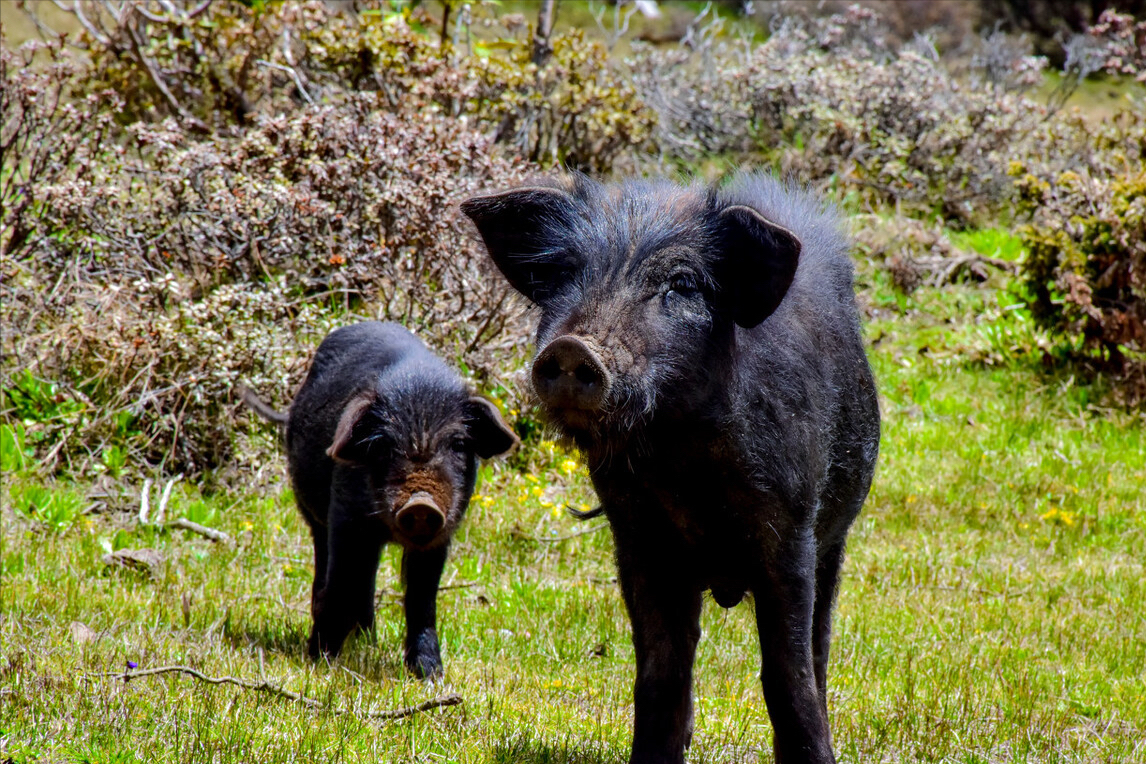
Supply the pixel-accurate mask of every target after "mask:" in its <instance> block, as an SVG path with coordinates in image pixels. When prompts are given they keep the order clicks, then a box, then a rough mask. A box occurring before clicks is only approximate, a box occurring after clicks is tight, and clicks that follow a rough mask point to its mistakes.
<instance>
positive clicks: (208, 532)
mask: <svg viewBox="0 0 1146 764" xmlns="http://www.w3.org/2000/svg"><path fill="white" fill-rule="evenodd" d="M167 527H169V528H182V529H183V530H185V531H191V532H192V533H198V534H199V535H200V536H202V537H203V538H207V539H210V540H211V541H216V542H222V543H228V542H230V540H231V537H230V536H228V535H227V534H226V533H223V531H217V530H215V529H214V528H208V527H207V526H206V525H200V524H199V523H193V522H191V521H190V520H188V519H187V518H185V517H180V518H179V519H178V520H172V521H171V522H169V523H168V524H167Z"/></svg>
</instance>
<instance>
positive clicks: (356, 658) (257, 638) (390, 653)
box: [223, 619, 407, 681]
mask: <svg viewBox="0 0 1146 764" xmlns="http://www.w3.org/2000/svg"><path fill="white" fill-rule="evenodd" d="M223 638H224V639H225V640H227V642H229V643H230V644H231V645H232V646H233V647H235V648H237V649H243V650H249V649H251V648H252V647H254V648H261V649H262V650H264V651H266V652H268V653H278V654H279V655H282V656H284V657H287V658H290V659H291V660H294V661H297V662H299V663H310V656H309V655H308V654H307V641H308V640H309V638H310V624H309V623H298V622H295V621H287V620H274V619H267V620H261V619H260V620H257V621H237V622H231V623H228V624H227V626H226V628H225V629H224V631H223ZM388 641H389V640H386V642H388ZM334 665H335V666H341V667H344V668H347V669H349V670H350V671H353V672H355V673H356V674H360V675H362V676H364V677H366V678H367V679H370V680H374V681H378V680H393V679H403V678H405V677H406V676H407V672H406V667H405V666H404V665H403V663H402V657H401V645H400V644H395V645H389V644H386V643H384V641H383V640H380V639H378V638H377V637H376V636H374V635H370V634H361V633H359V634H351V635H350V637H348V638H347V640H346V643H345V644H344V645H343V648H342V652H341V653H340V654H339V656H338V658H337V659H336V660H335V661H334Z"/></svg>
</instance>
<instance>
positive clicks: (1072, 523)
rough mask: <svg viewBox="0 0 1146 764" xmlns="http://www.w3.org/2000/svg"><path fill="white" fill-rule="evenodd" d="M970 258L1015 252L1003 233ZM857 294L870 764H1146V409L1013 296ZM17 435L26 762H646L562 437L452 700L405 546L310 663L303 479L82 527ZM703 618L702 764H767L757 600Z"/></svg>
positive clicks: (872, 279) (1, 652)
mask: <svg viewBox="0 0 1146 764" xmlns="http://www.w3.org/2000/svg"><path fill="white" fill-rule="evenodd" d="M966 246H968V247H974V248H976V249H979V248H980V247H982V248H984V249H988V250H991V253H992V254H993V253H994V251H995V250H996V249H998V248H1002V249H1003V250H1004V254H1001V255H1000V256H1003V257H1008V258H1009V257H1010V256H1011V254H1010V253H1007V252H1005V247H1006V246H1007V239H1006V237H1005V236H999V235H995V234H990V233H986V234H981V235H979V236H978V238H975V239H974V241H969V243H968V244H967V245H966ZM860 281H861V288H862V294H863V299H864V302H865V303H866V304H867V305H868V310H869V313H870V320H869V321H868V322H867V326H866V329H865V331H866V335H867V337H868V340H869V342H870V343H871V357H872V361H873V363H874V365H875V368H876V371H877V375H878V378H879V380H880V384H881V388H882V393H883V410H884V417H885V425H884V437H883V450H882V454H881V461H880V468H879V473H878V475H877V479H876V483H875V487H874V489H873V492H872V495H871V498H870V499H869V502H868V505H867V508H866V511H865V513H864V514H863V515H862V517H861V519H860V521H859V522H858V524H857V526H856V528H855V530H854V532H853V534H852V537H851V542H850V556H849V559H848V561H847V563H846V566H845V575H844V579H843V583H842V591H841V594H840V602H839V609H838V616H837V630H836V636H835V640H834V644H833V649H834V653H833V658H832V663H831V669H830V671H831V679H830V706H831V715H832V727H833V731H834V735H835V745H836V748H837V751H838V754H839V755H840V757H841V760H842V761H851V762H859V761H863V762H868V761H871V762H885V761H886V762H917V761H918V762H960V763H965V764H972V763H977V762H1031V763H1034V762H1040V763H1041V762H1134V761H1146V744H1144V743H1143V742H1142V740H1143V739H1144V736H1143V730H1146V690H1144V688H1146V674H1144V666H1146V620H1144V618H1146V616H1144V613H1146V596H1144V595H1146V572H1144V570H1143V561H1144V560H1146V511H1144V510H1146V507H1144V506H1143V504H1144V500H1143V490H1142V486H1143V485H1144V484H1146V436H1144V427H1143V420H1142V418H1141V416H1140V415H1139V416H1135V415H1133V414H1130V413H1125V412H1120V411H1116V410H1110V409H1106V408H1102V407H1101V406H1100V405H1099V402H1100V401H1101V400H1102V397H1101V392H1102V391H1101V389H1096V388H1094V387H1092V386H1086V385H1082V384H1080V383H1079V381H1078V380H1076V379H1074V378H1072V377H1071V376H1070V375H1069V373H1065V372H1055V371H1047V370H1046V369H1044V368H1043V363H1042V358H1043V356H1044V351H1045V348H1046V346H1047V345H1048V342H1049V341H1048V340H1047V339H1046V338H1045V337H1042V336H1040V334H1039V332H1038V331H1037V330H1036V329H1035V328H1034V327H1033V325H1032V324H1031V322H1030V321H1029V319H1028V318H1027V317H1026V316H1025V314H1024V312H1023V311H1022V310H1021V309H1016V308H1015V306H1014V305H1013V304H1012V303H1013V299H1012V298H1009V297H1008V296H1007V295H1006V294H1005V293H1001V292H998V291H996V290H995V289H994V288H992V287H990V286H988V287H985V288H982V287H972V286H968V287H951V288H948V289H946V290H944V291H942V292H940V291H935V290H930V289H922V290H919V291H918V292H916V293H915V294H913V295H912V296H910V297H906V298H904V297H902V296H897V295H895V294H893V293H892V292H890V290H889V288H888V287H887V284H886V279H885V277H884V275H883V274H882V272H881V271H878V270H874V269H861V279H860ZM4 437H5V439H6V440H5V442H6V443H7V446H6V448H5V452H6V453H7V454H8V456H7V457H6V466H5V475H4V486H3V551H2V562H3V581H2V589H0V597H2V602H0V752H2V753H0V755H2V756H3V757H5V758H7V759H10V760H12V761H15V762H152V761H182V762H202V761H218V762H289V761H298V760H305V761H320V762H326V761H330V762H335V761H386V762H406V761H409V762H415V761H416V762H439V761H456V762H537V763H540V762H620V761H625V760H626V758H627V750H628V744H629V740H630V735H631V714H632V691H631V686H632V680H633V672H634V668H633V653H632V647H631V645H630V642H629V627H628V622H627V619H626V617H625V613H624V608H623V605H622V603H621V599H620V596H619V594H618V591H617V587H616V584H615V581H614V575H615V573H614V569H613V563H612V548H611V540H610V537H609V535H608V532H607V531H604V530H601V531H597V532H591V533H587V534H584V535H579V536H576V537H573V538H568V539H565V540H556V537H560V536H565V535H568V534H570V533H573V532H575V531H578V530H583V529H585V528H586V527H588V526H585V525H583V524H578V523H576V522H575V521H573V520H571V519H569V518H568V517H566V516H564V515H563V514H562V512H561V511H560V510H559V508H558V507H559V506H561V505H562V504H564V503H571V504H574V505H579V504H591V503H592V502H593V497H592V494H591V491H590V490H589V489H588V487H587V483H586V480H585V477H584V475H583V472H582V471H581V470H580V469H579V468H577V467H576V465H575V464H574V463H572V462H570V461H569V459H568V456H567V455H565V454H562V453H561V452H560V451H559V450H557V449H555V448H554V447H553V446H552V445H551V444H543V445H542V446H540V447H539V446H537V445H536V444H535V445H534V446H533V447H532V450H531V451H530V452H529V453H527V454H525V455H524V458H520V459H519V460H518V462H517V463H515V465H513V466H510V465H504V464H495V465H492V466H490V467H487V468H486V469H484V470H483V476H482V484H481V485H480V487H479V489H478V495H477V497H476V498H475V501H474V502H473V504H472V507H471V512H470V516H469V518H468V521H467V523H466V525H465V527H464V529H463V530H462V532H461V533H460V534H459V536H458V537H457V543H456V545H455V549H454V553H453V556H452V558H451V561H450V563H449V566H448V568H447V572H446V575H445V583H446V584H447V585H450V586H451V588H447V589H446V590H445V591H443V592H442V594H441V596H440V603H439V621H440V634H441V638H442V644H443V652H444V658H445V662H446V676H445V678H444V679H442V680H440V681H437V682H434V683H428V684H426V683H421V682H418V681H417V680H414V679H412V678H410V677H409V676H407V675H406V673H405V671H404V669H403V667H402V661H401V652H400V644H401V636H402V622H401V607H400V595H399V593H398V592H397V591H396V589H397V579H398V568H399V558H398V555H397V553H396V550H394V549H390V550H388V551H387V552H386V553H385V554H384V558H383V561H382V565H381V571H380V573H379V587H380V589H381V590H382V592H381V595H380V597H379V606H378V633H377V638H376V640H375V641H374V642H373V643H371V642H370V641H369V640H367V639H358V640H356V641H354V642H352V643H351V644H350V645H349V646H348V649H347V651H346V652H345V653H344V655H343V657H342V658H341V659H340V660H338V661H337V662H335V663H334V664H332V665H326V664H320V665H317V666H316V665H313V664H311V663H310V662H309V661H308V660H307V659H306V657H305V642H306V635H307V631H308V628H309V617H308V614H307V605H308V597H309V584H310V565H311V562H310V549H309V542H308V540H307V535H306V530H305V527H304V525H303V523H302V522H301V521H300V519H299V518H298V517H297V515H296V512H295V510H294V507H293V503H292V498H291V496H290V495H289V493H285V492H283V491H282V489H281V486H280V485H278V484H271V485H265V486H261V487H260V486H254V487H249V488H247V489H246V490H243V488H242V487H241V486H236V488H235V492H234V493H232V494H229V495H213V496H202V495H199V494H198V493H197V491H196V490H195V489H194V488H193V487H188V486H185V485H183V484H179V485H178V486H177V487H176V488H175V491H174V494H173V498H172V500H171V504H170V506H169V508H168V514H169V515H170V516H181V515H182V516H186V517H188V518H189V519H194V520H197V521H198V522H203V523H207V524H210V525H212V526H214V527H217V528H219V529H221V530H224V531H226V532H227V533H229V534H230V535H231V536H232V537H233V538H234V539H235V543H233V544H231V545H229V546H225V545H217V544H212V543H211V542H209V541H206V540H204V539H202V538H200V537H198V536H195V535H191V534H189V533H187V532H185V531H180V530H171V529H159V528H155V527H154V526H140V525H139V524H138V523H137V522H135V520H134V513H135V511H136V510H137V502H138V491H139V489H138V486H135V487H131V486H127V487H124V488H123V490H122V491H121V492H117V491H116V490H111V491H109V490H108V485H109V484H108V483H107V482H106V481H105V483H103V484H101V486H100V491H102V492H103V493H105V494H107V493H110V494H111V495H110V496H105V497H104V500H105V501H106V502H107V504H108V509H106V510H104V511H99V512H96V513H87V514H84V509H85V507H86V506H87V505H88V503H89V498H88V497H87V496H86V495H85V494H86V493H87V492H88V491H89V490H92V489H93V488H94V487H93V486H89V485H56V484H52V483H46V482H44V481H41V480H39V479H37V477H36V473H35V471H34V465H31V464H29V463H28V461H27V459H26V457H25V455H24V451H23V450H22V449H21V448H20V447H19V446H20V444H19V442H18V440H17V439H16V437H15V436H14V435H13V434H12V433H8V434H6V435H5V436H4ZM521 463H527V464H529V465H530V467H529V469H524V470H523V469H518V466H517V465H519V464H521ZM268 472H273V471H271V470H268ZM113 484H114V482H113ZM52 507H55V508H56V511H54V512H53V511H50V510H51V509H52ZM543 538H547V539H551V540H550V541H541V540H539V539H543ZM121 548H134V549H138V548H149V549H154V550H157V551H158V552H160V553H161V554H162V555H163V561H162V563H161V564H160V565H159V566H158V568H157V569H155V570H154V572H153V573H151V574H149V573H147V572H145V571H138V570H132V569H128V568H122V567H109V566H107V565H105V564H104V563H103V562H102V561H101V558H102V557H103V555H105V554H107V553H108V552H110V551H113V550H115V549H121ZM184 603H186V608H185V607H184ZM78 624H82V626H80V625H78ZM703 626H704V638H703V640H702V642H701V647H700V651H699V656H698V660H697V670H696V675H697V676H696V697H697V725H696V734H695V738H694V744H693V747H692V749H691V751H690V755H689V758H690V761H692V762H741V761H747V762H755V761H770V760H771V753H770V739H771V730H770V726H769V723H768V720H767V714H766V711H765V708H764V702H763V698H762V696H761V692H760V688H759V684H758V680H757V672H758V664H759V657H758V646H757V640H756V636H755V633H754V626H753V617H752V612H751V605H750V603H746V604H743V605H741V606H739V607H737V608H734V609H732V610H722V609H720V608H719V607H717V606H716V605H715V604H714V603H711V602H709V603H708V604H707V605H706V609H705V613H704V623H703ZM128 661H132V662H135V663H138V664H139V667H140V668H141V669H143V668H149V667H156V666H162V665H169V664H179V665H184V666H190V667H193V668H195V669H197V670H199V671H202V672H203V673H205V674H208V675H211V676H232V677H237V678H244V679H248V680H256V681H257V680H259V679H260V678H262V677H265V678H266V679H268V680H270V681H272V682H274V683H276V684H280V685H281V686H282V687H284V688H285V689H288V690H291V691H294V692H298V693H302V694H305V695H307V696H308V697H311V698H315V699H317V700H319V701H321V702H322V703H324V704H327V705H329V706H335V707H339V708H346V709H356V710H359V711H371V710H383V709H391V708H399V707H404V706H407V705H411V704H416V703H419V702H421V701H423V700H427V699H430V698H434V697H437V696H440V695H443V694H446V693H449V692H457V693H460V694H461V695H462V696H463V697H464V704H463V705H461V706H454V707H451V708H444V709H438V710H435V711H430V712H427V713H423V714H418V715H415V716H413V717H411V718H408V719H403V720H400V721H391V722H381V723H379V722H369V721H364V720H363V719H361V718H359V717H356V716H355V715H353V714H346V715H336V714H334V713H331V712H314V711H310V710H307V709H305V708H303V707H301V706H300V705H298V704H296V703H293V702H291V701H289V700H286V699H283V698H281V697H276V696H273V695H271V694H266V693H259V692H255V691H252V690H244V689H238V688H235V687H231V686H215V685H207V684H203V683H200V682H197V681H196V680H194V679H192V678H190V677H186V676H178V675H168V676H162V677H150V678H145V679H136V680H133V681H131V682H129V683H126V684H125V683H124V682H123V681H122V680H118V679H114V678H111V677H109V676H108V674H109V673H110V674H114V673H117V672H122V671H124V669H125V666H126V665H127V662H128Z"/></svg>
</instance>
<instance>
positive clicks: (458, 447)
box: [450, 438, 466, 454]
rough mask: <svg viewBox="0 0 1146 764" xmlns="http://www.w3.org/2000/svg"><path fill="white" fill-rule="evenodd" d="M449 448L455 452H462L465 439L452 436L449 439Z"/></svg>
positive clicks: (464, 449)
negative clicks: (451, 438)
mask: <svg viewBox="0 0 1146 764" xmlns="http://www.w3.org/2000/svg"><path fill="white" fill-rule="evenodd" d="M450 450H451V451H453V452H454V453H455V454H464V453H465V452H466V439H465V438H454V439H453V440H451V441H450Z"/></svg>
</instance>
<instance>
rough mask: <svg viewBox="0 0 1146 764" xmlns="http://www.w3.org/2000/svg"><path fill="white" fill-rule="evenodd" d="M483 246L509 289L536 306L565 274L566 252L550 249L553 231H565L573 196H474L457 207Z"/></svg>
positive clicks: (519, 191)
mask: <svg viewBox="0 0 1146 764" xmlns="http://www.w3.org/2000/svg"><path fill="white" fill-rule="evenodd" d="M461 208H462V212H464V213H466V215H468V216H469V218H470V220H472V221H474V225H476V226H477V229H478V232H479V233H481V237H482V240H483V241H484V242H485V248H486V250H488V251H489V256H490V257H491V258H493V261H494V263H495V264H496V265H497V267H498V269H499V270H501V272H502V274H504V276H505V278H506V280H508V281H509V283H510V284H511V285H512V286H513V288H514V289H516V290H517V291H519V292H521V293H522V294H523V295H525V296H526V297H527V298H529V300H530V301H532V302H539V301H541V300H544V299H545V297H546V296H547V295H548V294H549V293H550V292H551V291H552V290H553V289H554V288H555V287H557V286H558V285H559V284H561V283H562V282H563V281H564V280H565V279H566V278H568V276H569V274H570V273H572V271H573V267H574V263H573V260H572V258H571V256H570V255H569V254H568V253H564V252H560V251H557V252H555V251H553V249H552V241H553V233H554V232H555V231H558V230H560V229H561V228H564V227H567V226H568V224H569V222H570V220H571V216H572V214H573V197H571V196H570V195H569V194H568V193H567V192H565V191H562V190H561V189H559V188H546V187H544V186H534V187H527V188H515V189H512V190H509V191H503V192H501V193H498V194H489V195H486V196H475V197H472V198H470V199H466V200H465V201H464V202H462V204H461Z"/></svg>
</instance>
